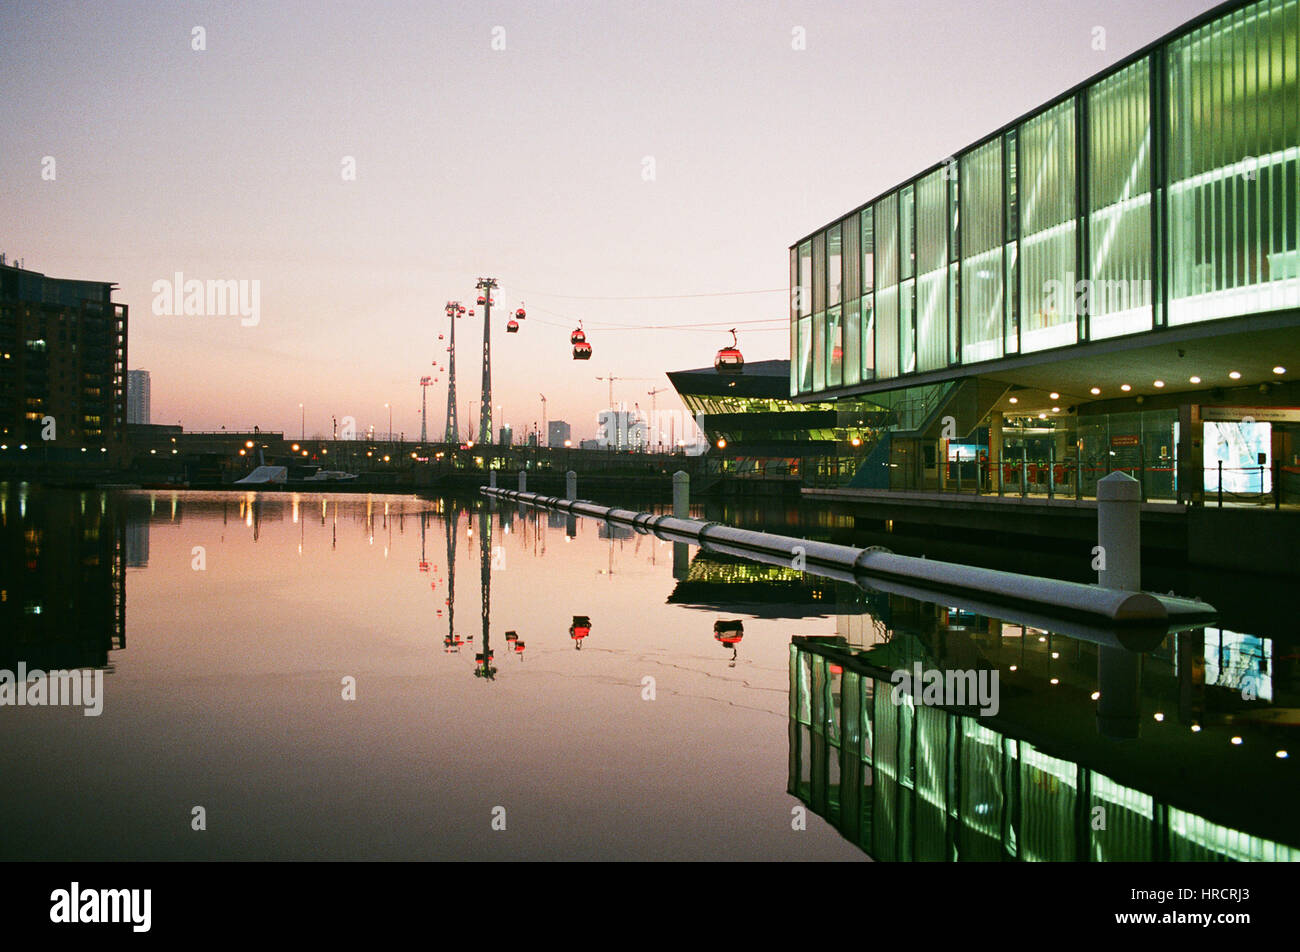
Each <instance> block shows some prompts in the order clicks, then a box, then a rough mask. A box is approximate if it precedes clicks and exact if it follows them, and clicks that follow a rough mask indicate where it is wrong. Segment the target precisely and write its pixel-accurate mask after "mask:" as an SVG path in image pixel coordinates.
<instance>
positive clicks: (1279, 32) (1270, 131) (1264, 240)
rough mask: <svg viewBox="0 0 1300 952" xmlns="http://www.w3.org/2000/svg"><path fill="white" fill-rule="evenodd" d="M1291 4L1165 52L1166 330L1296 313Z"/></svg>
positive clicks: (1294, 1) (1296, 155)
mask: <svg viewBox="0 0 1300 952" xmlns="http://www.w3.org/2000/svg"><path fill="white" fill-rule="evenodd" d="M1297 61H1300V0H1262V2H1259V3H1254V4H1251V5H1249V6H1246V7H1242V8H1241V9H1239V10H1235V11H1233V12H1232V13H1229V14H1226V15H1224V16H1223V17H1220V18H1219V19H1217V20H1214V21H1212V22H1210V23H1207V24H1206V25H1205V26H1203V27H1201V28H1199V29H1197V30H1194V31H1193V32H1191V33H1189V34H1188V35H1187V36H1184V37H1181V38H1179V39H1177V40H1174V41H1173V42H1172V43H1171V44H1170V46H1169V53H1168V71H1169V122H1170V126H1169V222H1168V223H1169V269H1170V284H1171V287H1170V296H1169V323H1170V324H1187V323H1191V322H1194V321H1205V320H1213V319H1215V318H1220V317H1229V316H1232V315H1237V314H1245V313H1253V312H1257V311H1269V310H1276V309H1279V308H1293V307H1297V306H1300V245H1297V240H1296V231H1297V224H1298V222H1297V219H1298V218H1300V216H1297V214H1296V208H1297V207H1300V204H1298V196H1297V190H1298V189H1300V105H1298V104H1300V86H1298V85H1297Z"/></svg>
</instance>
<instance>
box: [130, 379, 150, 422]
mask: <svg viewBox="0 0 1300 952" xmlns="http://www.w3.org/2000/svg"><path fill="white" fill-rule="evenodd" d="M149 414H150V409H149V371H147V370H129V371H127V374H126V422H127V423H144V424H149V423H152V422H153V421H152V420H151V419H150V418H149Z"/></svg>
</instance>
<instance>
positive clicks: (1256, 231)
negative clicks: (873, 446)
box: [787, 0, 1300, 496]
mask: <svg viewBox="0 0 1300 952" xmlns="http://www.w3.org/2000/svg"><path fill="white" fill-rule="evenodd" d="M1298 58H1300V0H1257V2H1254V3H1239V2H1238V3H1229V4H1224V5H1223V6H1220V7H1219V8H1217V9H1216V10H1214V11H1212V12H1211V13H1210V14H1207V15H1205V16H1203V17H1200V18H1198V19H1196V20H1194V21H1191V22H1190V23H1188V24H1186V25H1184V26H1183V27H1181V28H1180V29H1179V30H1177V31H1175V32H1174V33H1173V34H1171V35H1170V36H1168V37H1166V38H1164V39H1162V40H1160V41H1158V42H1156V43H1154V44H1153V45H1151V46H1150V47H1148V48H1146V49H1144V50H1142V51H1140V52H1138V53H1136V54H1134V55H1133V56H1130V57H1128V58H1127V59H1126V60H1124V61H1122V62H1120V63H1118V64H1117V65H1115V66H1114V67H1112V68H1110V69H1108V70H1107V71H1105V72H1104V73H1101V74H1099V75H1098V76H1096V77H1094V78H1093V79H1091V80H1090V81H1088V82H1086V83H1084V84H1082V85H1080V86H1078V87H1076V88H1074V89H1072V90H1069V91H1068V92H1066V93H1064V94H1062V95H1061V96H1059V97H1057V98H1056V99H1054V100H1053V101H1052V102H1050V103H1048V104H1046V105H1045V106H1043V107H1042V108H1040V109H1037V110H1035V111H1034V112H1032V113H1031V114H1029V115H1026V116H1024V117H1021V118H1020V119H1017V120H1015V121H1014V122H1011V123H1009V124H1008V125H1005V126H1003V127H1002V128H1000V129H998V130H996V131H994V132H992V133H991V134H990V135H988V136H986V137H985V138H983V139H982V140H980V141H979V142H976V143H974V144H972V145H971V146H969V147H968V148H965V149H963V150H960V151H959V152H958V153H957V154H956V155H954V156H952V157H951V158H948V159H945V160H944V161H942V162H940V163H939V164H937V165H935V166H933V167H932V168H930V169H928V170H926V171H924V172H922V173H921V174H919V175H917V176H915V177H913V178H911V179H909V180H908V181H906V182H904V183H902V184H901V185H900V186H898V187H897V188H894V189H892V190H890V191H888V192H886V193H885V194H883V195H880V196H877V197H876V198H874V199H873V200H871V201H870V202H867V203H866V204H864V205H862V206H860V207H859V208H857V209H854V210H853V211H852V212H850V213H849V214H847V215H846V216H844V217H842V218H840V219H838V220H836V221H834V222H831V223H830V224H828V225H826V226H825V227H822V228H820V229H818V230H817V231H816V232H814V233H813V234H811V235H809V236H807V237H806V238H804V239H801V240H800V241H798V242H796V243H795V244H794V245H793V246H792V247H791V248H790V284H791V289H792V294H791V302H792V304H791V312H790V352H791V356H792V361H791V365H790V367H789V377H788V381H787V392H788V393H789V394H790V395H791V396H792V397H793V398H794V399H796V400H798V401H800V402H816V403H817V404H818V405H822V404H823V403H824V402H825V401H827V400H834V401H836V403H837V404H839V403H840V402H842V401H846V400H861V399H863V398H870V399H873V400H879V399H881V398H882V397H883V396H884V395H885V394H893V395H895V397H894V399H899V400H902V401H904V402H907V403H909V404H916V405H919V406H923V407H924V412H922V413H921V414H919V418H918V419H916V420H914V421H913V422H912V423H910V424H909V423H903V422H902V421H899V422H897V423H893V424H891V425H890V426H889V427H888V432H887V434H886V435H885V437H884V438H882V440H881V442H880V443H879V444H877V445H878V447H879V451H878V453H877V454H876V458H875V459H874V460H870V461H868V460H867V459H866V457H864V466H863V467H862V470H863V472H860V474H859V478H858V479H857V480H856V483H857V484H858V485H861V486H864V487H871V486H876V487H881V486H883V487H892V488H945V486H944V484H945V480H948V479H951V478H952V476H953V474H952V470H951V467H949V466H947V465H946V464H947V463H948V462H949V461H952V460H953V459H954V454H953V453H951V452H949V444H950V443H959V444H962V445H966V446H969V447H971V453H970V455H971V456H973V457H975V458H976V459H978V458H979V455H980V452H981V451H982V452H983V453H984V455H985V456H992V457H993V458H994V459H998V458H1013V459H1016V458H1020V457H1022V456H1028V457H1029V458H1030V459H1032V460H1035V461H1038V460H1044V461H1049V462H1050V463H1051V464H1053V465H1054V464H1055V463H1056V462H1057V461H1061V462H1064V463H1065V464H1066V465H1065V468H1064V469H1063V470H1061V471H1059V475H1060V476H1061V477H1062V479H1064V480H1065V482H1066V483H1067V485H1065V486H1063V487H1061V488H1062V489H1063V490H1064V491H1066V492H1073V487H1071V486H1069V485H1068V483H1069V482H1070V481H1072V480H1073V479H1074V478H1075V466H1076V465H1080V464H1081V469H1082V479H1083V481H1084V482H1085V486H1084V487H1082V488H1083V491H1084V493H1085V494H1090V492H1091V481H1092V480H1095V478H1096V477H1095V474H1094V473H1093V472H1092V469H1093V468H1096V469H1097V470H1098V471H1100V472H1102V473H1104V472H1106V471H1107V470H1108V469H1109V468H1112V467H1122V468H1124V467H1126V468H1130V469H1132V470H1133V471H1134V472H1135V475H1137V474H1140V475H1141V478H1143V480H1144V482H1147V483H1148V487H1147V488H1148V495H1154V496H1172V495H1174V494H1175V493H1176V492H1181V493H1185V494H1189V495H1194V494H1196V493H1199V492H1200V490H1201V488H1202V484H1203V482H1204V480H1203V479H1202V478H1200V473H1199V472H1198V471H1199V470H1203V469H1205V468H1206V467H1207V465H1208V467H1209V468H1216V463H1217V461H1210V462H1209V463H1208V464H1207V462H1206V461H1205V460H1204V459H1203V458H1202V454H1201V440H1200V435H1201V420H1202V418H1203V417H1202V413H1201V411H1202V409H1204V408H1207V407H1208V406H1209V405H1216V406H1221V407H1229V408H1237V409H1238V410H1239V411H1240V410H1242V409H1243V408H1244V409H1245V412H1238V413H1237V415H1236V419H1238V420H1240V419H1241V417H1242V416H1253V417H1254V418H1255V419H1256V420H1259V419H1260V416H1259V414H1251V413H1249V408H1251V407H1268V408H1298V407H1300V389H1298V388H1297V387H1296V385H1294V384H1291V383H1289V381H1290V380H1292V379H1293V378H1294V377H1295V375H1296V374H1297V373H1298V372H1300V244H1297V228H1298V227H1300V221H1298V219H1300V215H1298V214H1297V207H1300V194H1298V193H1300V78H1298V77H1297V71H1296V67H1295V63H1296V62H1297V59H1298ZM947 417H951V418H953V420H954V422H955V426H956V433H955V438H954V436H953V434H952V433H951V427H950V428H949V431H950V432H949V433H948V434H947V437H948V438H947V439H944V433H943V431H944V425H943V423H944V420H945V418H947ZM1297 422H1300V412H1297V413H1295V414H1292V415H1290V416H1289V417H1288V418H1285V419H1276V418H1275V419H1274V421H1273V422H1272V426H1271V428H1270V429H1269V431H1268V432H1267V434H1265V436H1264V439H1265V440H1266V442H1267V443H1268V450H1269V452H1268V456H1269V457H1270V458H1269V460H1267V461H1266V462H1265V463H1264V464H1259V463H1258V460H1257V458H1253V459H1251V460H1249V461H1248V463H1249V465H1250V466H1258V465H1265V466H1266V467H1267V466H1270V465H1271V464H1272V460H1273V459H1277V460H1278V461H1280V462H1281V463H1284V464H1286V465H1293V464H1295V463H1296V462H1297V460H1296V453H1295V451H1296V447H1295V446H1294V445H1293V443H1292V438H1293V433H1292V431H1293V429H1294V428H1295V427H1296V424H1297ZM1179 424H1181V426H1179ZM868 462H870V463H872V464H880V465H870V466H868V465H866V464H867V463H868ZM1089 462H1092V463H1093V464H1095V467H1090V466H1089V465H1088V463H1089ZM1243 465H1245V464H1243ZM1045 472H1048V473H1054V472H1057V471H1055V470H1047V471H1045ZM995 474H996V469H995V468H994V467H993V466H991V465H985V466H984V467H982V478H983V479H984V480H985V481H986V482H988V481H990V480H991V479H992V477H993V476H994V475H995ZM972 475H973V474H972ZM1004 475H1005V477H1006V479H1008V480H1011V481H1012V482H1013V483H1016V484H1018V483H1019V482H1021V481H1023V480H1026V479H1028V478H1029V476H1028V475H1027V474H1026V472H1025V471H1024V470H1023V469H1019V470H1017V471H1015V472H1011V473H1006V474H1004ZM1049 478H1050V477H1049ZM1039 482H1042V480H1035V483H1036V484H1037V483H1039ZM967 485H968V486H969V485H970V484H969V483H968V484H967Z"/></svg>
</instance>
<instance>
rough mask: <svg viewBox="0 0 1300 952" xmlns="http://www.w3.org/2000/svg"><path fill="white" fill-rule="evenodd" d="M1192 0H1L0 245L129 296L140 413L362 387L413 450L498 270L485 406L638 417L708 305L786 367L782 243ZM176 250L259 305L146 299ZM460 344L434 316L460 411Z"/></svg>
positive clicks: (706, 344)
mask: <svg viewBox="0 0 1300 952" xmlns="http://www.w3.org/2000/svg"><path fill="white" fill-rule="evenodd" d="M1214 5H1215V4H1214V3H1212V2H1210V0H1143V2H1140V3H1139V2H1133V0H1070V2H1065V0H1034V2H1033V3H1029V4H1027V3H1025V0H982V2H979V3H956V2H952V0H947V2H936V0H898V2H875V0H873V2H846V3H830V2H817V3H813V2H804V3H789V2H755V0H745V2H712V3H683V2H657V3H653V4H649V3H631V2H619V0H612V2H610V0H607V2H591V3H570V2H551V3H523V2H519V3H509V2H491V3H483V4H468V3H466V4H448V3H417V2H410V3H398V2H384V3H380V4H376V5H372V6H366V5H358V4H355V3H348V4H343V3H301V4H298V3H283V2H276V3H257V4H253V3H172V4H152V3H94V4H89V3H87V4H83V3H54V2H10V3H6V4H4V5H3V6H2V7H0V88H2V89H3V90H4V95H3V98H2V99H0V210H2V211H3V214H2V215H0V251H3V252H5V253H6V254H7V255H8V256H9V257H10V258H11V259H12V258H15V257H16V258H21V259H22V260H23V261H24V266H25V267H27V268H29V269H32V270H35V271H40V272H44V273H45V274H48V275H50V276H53V277H59V278H83V279H91V280H101V281H112V282H116V283H117V284H119V285H120V289H119V291H118V292H117V295H116V300H117V301H119V302H122V303H125V304H127V305H129V307H130V336H129V354H130V360H129V366H130V368H131V369H137V368H142V369H147V370H149V371H151V372H152V396H153V422H154V423H176V422H181V423H183V424H184V425H185V427H186V428H187V429H216V428H218V427H220V426H222V425H225V426H227V427H230V428H245V427H251V426H253V425H254V424H257V425H260V426H261V427H262V428H263V429H283V430H284V431H285V432H286V433H287V434H291V435H295V436H296V435H297V433H298V429H299V425H300V423H299V409H298V405H299V403H303V404H305V409H306V429H307V434H308V436H311V435H312V434H314V433H322V434H326V435H328V434H329V433H330V428H331V422H330V421H331V416H335V417H338V418H339V419H340V420H342V418H343V417H345V416H352V417H354V418H355V419H356V421H357V424H358V427H359V428H364V427H366V426H369V425H371V424H373V425H374V426H375V428H376V430H384V429H387V411H386V410H385V409H384V404H385V402H391V403H392V404H393V406H394V415H393V429H394V430H395V431H403V432H405V434H406V435H407V437H408V438H411V437H414V436H417V435H418V434H419V429H420V422H419V407H420V387H419V385H418V380H419V378H420V376H422V375H424V374H431V375H433V376H437V377H438V378H439V383H438V385H437V386H436V387H435V388H432V389H431V390H430V393H429V429H430V433H431V435H434V434H440V433H441V430H442V425H443V419H444V413H445V400H446V380H447V375H446V374H445V373H438V372H436V371H435V370H434V369H433V368H431V367H430V361H431V360H435V359H436V360H438V362H440V363H445V357H446V354H445V351H444V350H443V348H444V346H445V342H439V341H438V340H437V335H438V334H439V333H446V331H447V327H446V324H447V320H446V317H445V316H444V314H443V305H444V303H445V302H446V301H447V300H449V299H453V298H458V299H460V300H461V301H463V302H465V303H466V304H471V303H472V300H473V296H474V293H475V292H474V282H475V279H476V278H477V277H478V276H480V275H486V276H493V277H496V278H497V279H498V281H499V282H500V290H499V291H498V293H497V295H496V300H497V303H498V307H499V308H500V309H501V313H500V315H499V317H500V320H499V322H498V320H497V318H498V315H497V314H494V315H493V324H494V332H493V358H494V359H493V372H494V390H495V402H496V403H498V404H501V405H503V406H504V422H508V423H511V424H513V425H514V426H515V428H516V432H518V431H520V430H522V429H524V428H525V427H531V426H532V425H533V423H534V421H540V419H541V403H540V400H539V398H538V394H539V393H545V394H546V396H547V398H548V401H549V402H548V405H547V407H548V417H549V418H550V419H567V420H569V421H570V422H571V423H573V425H574V438H575V439H578V438H582V437H589V436H592V435H593V434H594V431H595V422H594V420H595V414H596V412H597V410H598V409H600V408H601V407H603V406H604V405H605V403H606V400H607V394H608V389H607V384H606V383H605V382H603V381H597V380H596V379H595V377H596V376H597V375H604V374H614V375H616V376H619V377H627V378H646V379H629V380H627V381H625V382H624V381H618V382H616V384H615V389H614V393H615V399H616V401H626V402H627V403H628V404H631V403H633V402H637V403H639V404H640V405H641V407H642V408H644V409H648V408H649V405H650V397H649V396H648V394H647V391H648V390H650V389H651V388H653V387H668V386H669V385H668V382H667V379H666V378H665V377H664V374H663V372H664V371H665V370H677V369H688V368H695V367H702V366H706V365H708V364H710V363H711V361H712V357H713V354H714V352H715V351H716V350H717V348H718V347H720V346H722V345H723V344H725V343H727V342H729V340H730V336H729V335H728V334H727V332H726V328H727V327H729V326H731V324H732V323H735V324H736V325H737V327H738V330H739V331H740V342H741V347H742V350H743V351H744V353H745V356H746V358H747V359H749V360H760V359H766V358H773V357H787V356H788V354H789V337H788V328H787V325H786V323H785V321H786V313H787V308H786V290H785V289H786V285H787V283H788V263H787V255H786V248H787V247H788V246H789V245H790V244H791V243H792V242H794V241H795V240H796V239H798V238H800V237H802V236H803V235H805V234H806V233H808V232H809V231H811V230H812V229H814V228H816V227H817V226H819V225H822V224H824V223H825V222H827V221H829V220H830V219H832V218H834V217H835V216H837V215H840V214H842V213H844V212H847V211H849V210H850V209H851V208H853V207H854V206H856V205H858V204H860V203H861V202H863V201H865V200H867V199H869V198H871V197H873V196H875V195H876V194H878V193H879V192H882V191H884V190H886V189H888V188H890V187H892V186H894V185H896V184H897V183H898V182H900V181H901V180H902V179H904V178H906V177H907V176H909V175H911V174H913V173H915V172H918V171H920V170H921V169H923V168H925V167H927V166H929V165H932V164H933V163H935V162H938V161H940V160H941V159H943V158H945V157H946V156H949V155H951V154H952V153H954V152H955V151H956V150H958V149H960V148H962V147H964V146H966V145H968V144H970V143H971V142H972V141H974V140H975V139H978V138H979V137H980V136H982V135H984V134H986V133H988V132H990V131H992V130H993V129H994V128H996V127H997V126H999V125H1001V124H1003V123H1005V122H1007V121H1009V120H1011V119H1013V118H1015V117H1016V116H1018V115H1020V114H1021V113H1023V112H1025V111H1026V110H1028V109H1031V108H1033V107H1034V106H1037V105H1039V104H1040V103H1042V102H1044V101H1046V100H1048V99H1049V98H1051V97H1052V96H1054V95H1056V94H1057V93H1060V92H1062V91H1064V90H1065V89H1066V88H1068V87H1070V86H1072V85H1074V84H1075V83H1077V82H1079V81H1081V80H1083V79H1085V78H1086V77H1088V76H1090V75H1092V74H1094V73H1096V72H1098V71H1100V70H1102V69H1104V68H1105V67H1107V66H1109V65H1110V64H1112V63H1114V62H1116V61H1117V60H1120V59H1122V58H1123V57H1124V56H1126V55H1127V54H1129V53H1131V52H1133V51H1134V50H1136V49H1138V48H1140V47H1142V46H1144V45H1146V44H1147V43H1149V42H1151V41H1152V40H1154V39H1156V38H1157V37H1159V36H1161V35H1163V34H1164V33H1166V32H1167V31H1169V30H1170V29H1172V28H1173V27H1175V26H1177V25H1178V24H1180V23H1182V22H1185V21H1186V20H1188V19H1191V18H1192V17H1194V16H1196V15H1197V14H1199V13H1201V12H1203V11H1204V10H1207V9H1210V8H1211V7H1212V6H1214ZM195 27H202V28H203V33H204V37H203V38H204V43H205V45H206V48H205V49H202V50H194V49H192V43H193V30H194V28H195ZM1096 27H1101V28H1103V29H1104V30H1105V49H1104V50H1100V51H1099V50H1096V49H1094V48H1093V47H1094V36H1095V35H1096V34H1095V33H1094V30H1095V28H1096ZM796 28H802V31H803V35H804V36H806V49H795V48H794V47H795V46H797V45H799V44H798V42H797V36H796ZM494 39H495V44H494ZM503 42H504V49H494V48H493V47H494V45H496V46H498V47H499V46H501V45H502V44H503ZM46 157H53V159H54V163H53V165H52V166H51V164H50V163H49V162H48V160H47V159H46ZM345 157H353V158H354V159H355V169H356V176H355V180H354V181H349V180H345V177H344V174H343V172H344V163H345ZM50 168H52V169H53V170H54V177H53V180H49V179H48V177H43V176H42V171H43V169H50ZM178 271H179V272H183V273H184V275H185V277H186V278H197V279H200V280H207V279H220V280H247V281H257V282H260V319H259V321H258V323H257V324H256V326H243V325H241V320H240V317H239V316H238V315H237V314H236V315H233V316H212V315H204V316H168V315H163V316H157V315H155V314H153V313H152V309H151V308H152V304H153V301H154V293H153V291H152V286H153V284H154V282H155V281H158V280H168V281H170V280H171V279H172V277H173V275H174V274H175V273H176V272H178ZM718 292H754V293H744V294H727V295H719V293H718ZM705 295H713V296H705ZM674 296H680V297H674ZM520 301H523V302H525V304H526V307H527V310H528V318H527V319H526V320H525V321H524V322H523V327H522V331H521V333H519V334H518V335H510V336H507V335H506V334H505V333H504V330H505V328H504V323H505V319H506V315H505V313H504V312H505V309H506V308H507V307H508V308H510V309H512V310H513V309H514V308H515V307H517V306H518V305H519V303H520ZM479 314H481V311H479ZM578 319H581V320H582V321H584V322H585V326H586V329H587V331H588V334H589V339H590V341H591V343H592V345H593V348H594V354H593V357H592V359H591V360H590V361H588V362H586V363H579V362H575V361H573V360H572V359H571V357H570V347H569V340H568V333H569V330H570V328H572V327H573V326H574V325H575V323H576V322H577V320H578ZM757 321H766V322H767V323H746V322H757ZM702 323H709V324H717V325H718V326H716V327H710V328H702V329H701V328H691V329H681V330H673V329H646V328H647V326H649V325H654V326H662V325H674V324H702ZM481 337H482V322H481V320H480V319H478V318H477V317H476V318H467V319H465V320H462V321H461V322H460V323H459V326H458V328H457V343H458V345H459V346H458V350H459V354H458V361H457V371H458V380H457V386H458V397H459V405H460V413H461V425H462V429H464V427H465V425H466V424H467V423H468V415H467V414H468V407H469V403H470V401H477V400H478V399H479V383H480V362H479V344H480V341H481ZM658 407H659V409H661V410H663V409H671V408H679V407H680V404H679V402H678V401H677V400H676V398H675V395H674V394H673V393H672V392H671V391H668V392H665V393H661V394H660V395H659V398H658ZM497 422H498V423H500V422H502V420H501V417H499V416H498V419H497Z"/></svg>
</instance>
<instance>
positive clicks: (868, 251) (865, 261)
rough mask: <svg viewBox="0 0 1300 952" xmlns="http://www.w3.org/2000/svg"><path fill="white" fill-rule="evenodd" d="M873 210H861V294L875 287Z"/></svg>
mask: <svg viewBox="0 0 1300 952" xmlns="http://www.w3.org/2000/svg"><path fill="white" fill-rule="evenodd" d="M874 211H875V210H874V209H872V208H864V209H862V293H863V294H866V293H867V292H869V291H870V290H871V289H872V288H874V287H875V279H876V237H875V228H874V223H875V215H874Z"/></svg>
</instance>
